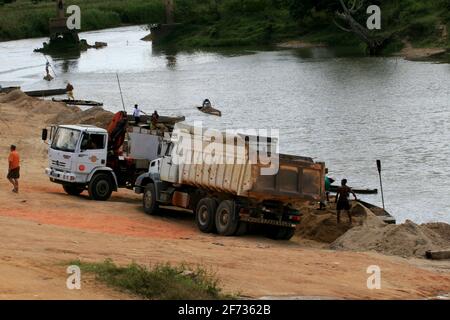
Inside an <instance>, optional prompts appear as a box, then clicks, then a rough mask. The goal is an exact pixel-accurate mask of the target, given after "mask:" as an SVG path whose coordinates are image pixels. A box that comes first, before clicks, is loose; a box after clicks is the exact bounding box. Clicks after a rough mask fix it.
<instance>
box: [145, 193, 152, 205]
mask: <svg viewBox="0 0 450 320" xmlns="http://www.w3.org/2000/svg"><path fill="white" fill-rule="evenodd" d="M152 202H153V198H152V193H151V191H150V190H147V191H145V197H144V205H145V207H146V208H151V207H152Z"/></svg>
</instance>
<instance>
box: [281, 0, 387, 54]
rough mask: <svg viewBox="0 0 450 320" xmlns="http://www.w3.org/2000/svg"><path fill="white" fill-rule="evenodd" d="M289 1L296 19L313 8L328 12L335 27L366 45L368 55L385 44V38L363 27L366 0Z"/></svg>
mask: <svg viewBox="0 0 450 320" xmlns="http://www.w3.org/2000/svg"><path fill="white" fill-rule="evenodd" d="M289 2H290V3H289V9H290V12H291V15H292V16H293V17H294V18H296V19H302V18H304V17H306V16H308V15H310V14H311V12H312V11H313V10H315V11H323V12H326V13H328V15H329V16H330V19H331V20H332V21H333V22H334V24H335V25H336V26H337V27H339V28H340V29H341V30H344V31H346V32H350V33H353V34H354V35H356V36H357V37H358V38H359V39H361V40H362V41H363V42H364V43H365V44H366V45H367V49H368V52H369V54H370V55H376V54H378V53H379V52H380V51H381V49H382V47H383V45H384V44H385V40H386V39H384V38H383V37H381V36H379V34H378V33H377V32H375V31H372V30H369V29H367V28H366V27H365V22H366V21H367V18H368V16H367V14H366V5H368V4H367V3H366V2H367V1H366V0H289ZM371 4H380V1H371ZM359 21H364V22H363V23H362V22H359Z"/></svg>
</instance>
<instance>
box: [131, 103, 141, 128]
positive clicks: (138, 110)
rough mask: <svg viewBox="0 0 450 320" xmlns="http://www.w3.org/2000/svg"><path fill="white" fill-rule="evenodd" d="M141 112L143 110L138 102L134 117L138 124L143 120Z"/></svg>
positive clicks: (135, 106)
mask: <svg viewBox="0 0 450 320" xmlns="http://www.w3.org/2000/svg"><path fill="white" fill-rule="evenodd" d="M141 112H142V110H141V109H139V106H138V105H137V104H135V105H134V110H133V118H134V123H135V124H136V125H138V124H139V122H141Z"/></svg>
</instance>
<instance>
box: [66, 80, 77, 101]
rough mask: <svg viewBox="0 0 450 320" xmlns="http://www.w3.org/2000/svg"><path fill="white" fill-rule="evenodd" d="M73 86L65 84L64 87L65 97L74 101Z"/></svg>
mask: <svg viewBox="0 0 450 320" xmlns="http://www.w3.org/2000/svg"><path fill="white" fill-rule="evenodd" d="M73 89H74V88H73V85H72V84H71V83H70V82H68V83H67V87H66V92H67V97H68V98H69V100H75V97H74V96H73Z"/></svg>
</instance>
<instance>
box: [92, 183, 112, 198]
mask: <svg viewBox="0 0 450 320" xmlns="http://www.w3.org/2000/svg"><path fill="white" fill-rule="evenodd" d="M95 189H96V190H97V193H98V194H99V195H100V196H101V197H104V196H106V195H107V194H108V192H109V184H108V181H105V180H101V181H99V182H98V183H97V186H96V188H95Z"/></svg>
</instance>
